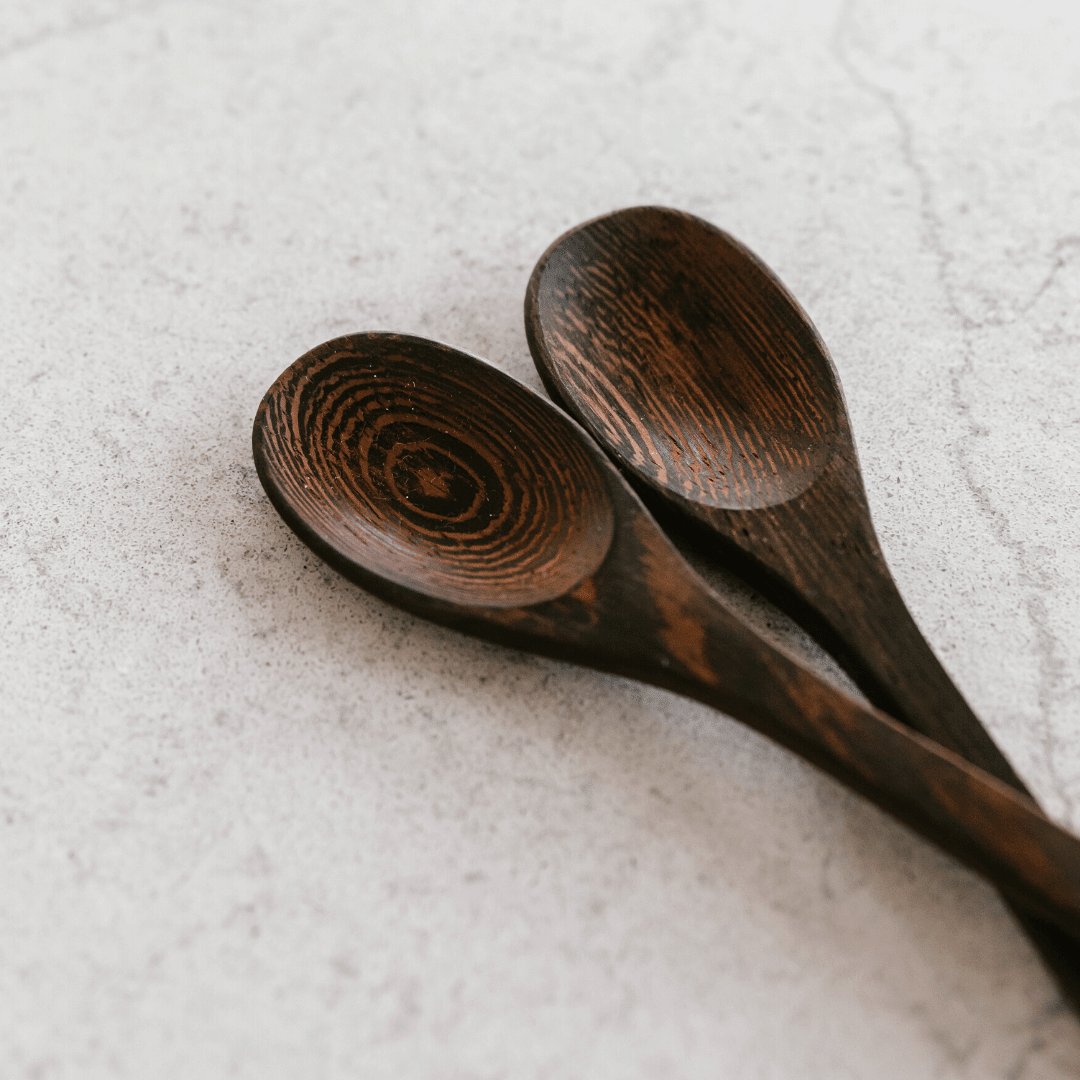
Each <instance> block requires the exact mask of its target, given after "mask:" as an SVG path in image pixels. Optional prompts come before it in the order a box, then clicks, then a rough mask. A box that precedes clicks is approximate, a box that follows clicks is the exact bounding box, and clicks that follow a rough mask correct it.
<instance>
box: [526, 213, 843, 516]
mask: <svg viewBox="0 0 1080 1080" xmlns="http://www.w3.org/2000/svg"><path fill="white" fill-rule="evenodd" d="M526 304H527V316H526V323H527V325H528V326H529V327H530V329H531V332H533V333H535V334H536V335H537V336H538V337H539V339H540V340H539V341H537V342H534V343H533V344H534V353H536V354H537V355H542V356H543V357H544V358H545V361H546V362H547V363H548V364H549V365H550V368H551V371H550V372H548V373H547V374H546V377H545V384H546V385H547V386H548V389H549V390H551V391H552V393H553V394H556V395H557V396H558V397H559V398H561V399H563V400H567V399H568V404H569V405H570V406H571V411H572V412H575V413H576V414H577V415H578V416H585V417H588V419H589V421H590V422H589V423H588V424H587V426H590V427H595V428H597V429H599V430H597V431H596V433H597V435H598V437H600V439H601V442H602V443H603V444H604V445H605V446H606V447H607V448H608V449H609V450H610V451H611V452H613V453H614V454H615V455H616V457H617V458H620V459H621V460H622V462H623V463H624V464H625V465H626V466H627V467H629V468H631V469H633V470H634V471H635V472H636V473H637V474H638V475H639V476H644V477H646V478H647V479H648V480H650V481H651V482H652V483H654V484H656V485H658V486H660V487H663V488H665V489H667V490H669V491H671V492H673V493H675V494H677V495H681V496H682V497H684V498H686V499H689V500H690V501H692V502H695V503H698V504H701V505H706V506H715V507H719V508H723V509H729V510H749V509H754V508H758V507H765V506H771V505H775V504H777V503H782V502H786V501H788V500H790V499H792V498H794V497H795V496H796V495H798V494H799V493H800V492H801V491H803V490H805V489H806V488H807V487H809V486H810V485H811V484H812V483H813V482H814V480H815V479H816V478H817V477H818V476H819V475H820V474H821V472H822V471H823V470H824V468H825V466H826V465H827V464H828V461H829V457H830V455H831V453H832V450H833V446H834V436H835V434H836V432H837V428H838V425H839V423H840V416H839V410H840V407H841V406H840V397H839V391H838V390H837V389H836V383H835V379H834V377H833V373H832V365H831V362H830V361H829V359H828V355H827V353H826V351H825V347H824V345H823V344H822V342H821V340H820V339H819V338H818V337H817V335H816V333H815V332H814V331H813V329H812V327H811V326H810V323H809V320H808V319H805V317H801V318H800V319H793V318H792V312H793V310H794V311H799V309H798V305H797V304H796V302H795V300H794V299H793V298H792V297H791V296H790V294H789V293H788V292H787V290H786V289H785V288H784V286H783V285H782V284H781V283H780V282H779V281H778V280H777V279H776V278H775V277H774V276H773V274H772V273H771V272H770V271H769V269H768V268H767V267H766V266H765V265H764V264H763V263H761V262H760V261H759V260H758V259H757V258H756V257H755V256H754V255H753V254H752V253H751V252H749V251H748V250H747V249H746V248H745V247H743V246H742V245H741V244H740V243H739V242H738V241H737V240H735V239H734V238H732V237H730V236H728V235H727V233H724V232H722V231H721V230H720V229H717V228H716V227H715V226H713V225H710V224H709V223H708V222H706V221H702V220H701V219H700V218H696V217H693V216H692V215H690V214H684V213H680V212H678V211H675V210H668V209H664V208H661V207H639V208H637V209H635V210H632V211H621V212H618V213H615V214H610V215H607V216H606V217H602V218H597V219H596V220H595V221H592V222H588V223H586V224H585V225H583V226H579V227H578V228H577V229H575V230H574V231H573V232H572V233H570V234H568V235H567V236H565V237H563V238H561V239H560V240H557V241H556V242H555V243H554V244H553V245H552V246H551V248H549V250H548V252H547V253H546V254H545V255H544V257H543V258H542V259H541V260H540V263H539V264H538V265H537V268H536V270H535V272H534V275H533V281H532V283H531V285H530V291H529V299H528V300H527V301H526ZM799 314H800V316H801V311H800V312H799ZM800 326H801V331H800V330H799V329H796V331H795V332H794V333H793V332H792V328H793V327H800ZM541 374H545V373H544V371H543V369H542V370H541ZM823 386H825V387H829V388H831V391H832V392H828V393H824V394H823V393H822V392H821V388H822V387H823Z"/></svg>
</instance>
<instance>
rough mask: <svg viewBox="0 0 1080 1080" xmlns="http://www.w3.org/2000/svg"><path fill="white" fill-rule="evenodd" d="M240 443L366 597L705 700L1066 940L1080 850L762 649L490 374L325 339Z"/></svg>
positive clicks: (369, 339) (604, 478)
mask: <svg viewBox="0 0 1080 1080" xmlns="http://www.w3.org/2000/svg"><path fill="white" fill-rule="evenodd" d="M252 446H253V452H254V457H255V464H256V467H257V469H258V472H259V477H260V479H261V480H262V483H263V486H264V487H265V489H266V492H267V494H268V495H269V496H270V499H271V501H272V502H273V504H274V506H275V507H277V509H278V511H279V512H280V513H281V515H282V517H283V518H284V519H285V521H286V522H287V523H288V524H289V525H290V527H291V528H292V529H293V530H294V531H295V532H296V533H297V535H299V536H300V538H301V539H302V540H304V542H305V543H307V544H308V545H309V546H310V547H311V548H312V549H313V550H314V551H315V552H316V553H317V554H319V555H320V556H321V557H322V558H323V559H325V560H326V561H327V562H328V563H330V564H331V565H332V566H334V567H335V568H336V569H338V570H339V571H340V572H341V573H342V574H344V575H345V576H346V577H348V578H350V579H352V580H353V581H355V582H357V583H358V584H360V585H362V586H363V587H364V588H366V589H369V590H370V591H372V592H374V593H376V594H377V595H379V596H381V597H383V598H384V599H386V600H389V601H390V602H391V603H394V604H398V605H400V606H401V607H404V608H407V609H408V610H410V611H413V612H415V613H416V614H418V615H421V616H424V617H425V618H429V619H433V620H435V621H436V622H440V623H444V624H446V625H448V626H452V627H456V628H458V629H460V630H464V631H466V632H468V633H472V634H476V635H478V636H480V637H484V638H489V639H491V640H494V641H496V642H499V643H501V644H507V645H516V646H518V647H520V648H523V649H527V650H529V651H532V652H537V653H543V654H547V655H550V656H555V657H560V658H563V659H567V660H571V661H573V662H575V663H579V664H585V665H588V666H591V667H594V668H599V669H601V670H604V671H611V672H615V673H618V674H621V675H628V676H630V677H632V678H635V679H641V680H644V681H646V682H649V683H653V684H655V685H657V686H662V687H667V688H669V689H671V690H675V691H677V692H679V693H682V694H685V695H687V696H689V697H692V698H696V699H698V700H700V701H703V702H706V703H708V704H710V705H713V706H715V707H716V708H718V709H722V710H723V711H724V712H726V713H728V714H729V715H731V716H734V717H737V718H738V719H740V720H743V721H745V722H746V723H748V724H750V725H752V726H753V727H755V728H757V729H758V730H759V731H762V732H764V733H765V734H767V735H769V736H771V737H772V738H774V739H776V740H777V741H778V742H780V743H782V744H784V745H785V746H787V747H789V748H791V749H792V750H794V751H795V752H796V753H799V754H801V755H802V756H803V757H805V758H807V759H808V760H810V761H812V762H814V763H816V764H817V765H819V766H821V767H822V768H823V769H825V770H827V771H828V772H830V773H832V774H833V775H834V776H836V777H837V778H839V779H840V780H842V781H843V782H844V783H846V784H848V785H849V786H850V787H852V788H854V789H855V790H857V791H860V792H862V793H863V794H864V795H866V796H867V797H868V798H870V799H872V800H873V801H874V802H876V803H877V804H878V805H879V806H881V807H883V808H884V809H886V810H888V811H889V812H890V813H892V814H893V815H895V816H896V817H898V818H899V819H900V820H902V821H904V822H906V823H907V824H909V825H910V826H911V827H912V828H914V829H916V830H917V831H919V832H921V833H922V834H924V835H925V836H927V837H928V838H929V839H931V840H933V841H935V842H936V843H938V844H939V845H940V846H941V847H942V848H944V849H945V850H946V851H949V852H951V853H952V854H953V855H955V856H956V857H957V858H959V859H961V860H963V861H964V862H966V863H967V864H968V865H970V866H972V867H973V868H974V869H976V870H978V871H981V872H982V873H983V874H985V875H986V876H988V877H989V878H991V879H992V880H993V881H994V882H996V883H997V884H998V885H999V887H1001V888H1003V889H1005V890H1006V891H1008V892H1009V893H1010V894H1011V895H1013V896H1015V897H1016V898H1017V899H1018V901H1021V902H1023V903H1024V904H1027V905H1029V906H1031V907H1032V908H1033V909H1035V910H1037V911H1038V912H1040V914H1042V916H1043V917H1044V918H1046V919H1048V920H1051V921H1053V922H1054V923H1055V924H1056V925H1058V926H1060V927H1061V928H1062V929H1064V930H1067V931H1068V932H1070V933H1072V934H1078V935H1080V841H1078V840H1077V839H1076V838H1075V837H1073V836H1071V835H1070V834H1069V833H1067V832H1065V831H1064V830H1063V829H1061V828H1059V827H1058V826H1057V825H1055V824H1054V823H1053V822H1051V821H1050V820H1049V819H1047V818H1046V817H1045V816H1044V815H1043V814H1042V813H1041V812H1040V811H1039V809H1038V807H1037V806H1035V804H1034V803H1033V802H1032V801H1031V800H1030V799H1029V798H1027V797H1026V796H1024V795H1021V794H1018V793H1017V792H1015V791H1013V790H1012V789H1011V788H1010V787H1008V786H1007V785H1006V784H1003V783H1001V782H1000V781H998V780H996V779H994V778H993V777H991V776H990V775H989V774H987V773H985V772H983V771H982V770H980V769H978V768H976V767H975V766H972V765H971V764H969V763H968V762H966V761H964V760H963V758H961V757H960V756H959V755H957V754H954V753H953V752H951V751H949V750H946V749H943V748H942V747H940V746H938V745H937V744H935V743H934V742H932V741H931V740H929V739H927V738H925V737H923V736H921V735H918V734H916V733H914V732H912V731H910V730H909V729H907V728H905V727H904V726H903V725H901V724H899V723H897V722H896V721H895V720H892V719H891V718H889V717H887V716H885V715H884V714H882V713H879V712H877V711H876V710H874V709H872V708H867V707H865V706H863V705H860V704H859V703H858V702H856V701H854V700H853V699H851V698H850V697H848V696H846V695H845V694H843V693H840V692H839V691H837V690H835V689H834V688H832V687H831V686H829V685H827V684H826V683H824V682H822V681H821V680H820V679H819V678H818V677H817V676H816V675H814V674H813V673H812V672H810V671H808V670H807V669H806V668H803V667H801V666H800V665H799V664H797V663H796V662H795V661H793V660H792V659H790V658H789V657H788V656H786V655H785V654H783V653H781V652H779V651H777V650H776V649H774V648H772V647H771V646H769V645H768V644H766V643H765V642H764V641H763V640H762V639H761V638H759V637H758V636H757V635H756V634H755V633H754V632H753V631H752V630H751V629H750V628H749V627H747V626H746V625H745V624H743V623H742V622H741V621H740V620H739V619H738V618H737V617H736V616H735V615H733V614H732V613H731V612H730V611H729V610H728V609H727V608H726V607H725V606H724V604H723V603H722V602H721V601H720V599H719V598H718V597H717V596H716V595H715V594H714V593H712V592H711V591H710V590H709V589H708V587H707V586H706V585H705V584H704V582H702V581H701V579H700V578H699V577H698V576H697V575H696V574H695V573H694V572H693V570H691V569H690V567H689V566H688V565H687V563H686V562H685V561H684V559H683V558H682V556H681V555H680V554H679V553H678V552H677V551H676V549H675V548H674V547H673V546H672V545H671V543H670V542H669V541H668V540H667V538H666V537H665V535H664V534H663V532H662V531H661V530H660V528H659V527H658V526H657V524H656V523H655V522H654V521H653V520H652V518H651V517H650V516H649V514H648V511H647V510H646V509H645V508H644V506H643V505H642V503H641V501H640V500H639V499H638V497H637V496H636V495H635V494H634V492H633V491H632V489H631V488H630V487H629V486H628V485H627V483H626V482H625V481H624V480H623V479H622V477H621V476H620V475H619V473H618V471H617V470H616V469H615V468H614V467H613V466H612V464H611V463H610V462H609V461H608V460H607V458H606V457H605V456H604V454H603V452H602V451H601V450H600V449H599V448H598V447H597V446H596V445H595V444H594V443H593V442H592V441H591V440H590V439H589V438H588V436H587V435H586V434H585V432H583V431H582V430H581V428H579V427H578V426H577V425H576V424H575V423H574V422H573V421H572V420H571V419H569V417H567V416H566V415H565V414H563V413H561V412H559V410H557V409H556V408H555V407H554V406H552V405H551V404H549V403H548V402H546V401H545V400H544V399H542V398H541V397H540V396H539V395H537V394H534V393H533V392H532V391H530V390H528V389H527V388H526V387H524V386H522V385H521V384H520V383H517V382H515V381H514V380H513V379H511V378H509V377H508V376H506V375H504V374H502V373H501V372H499V371H498V370H497V369H495V368H493V367H490V366H489V365H487V364H485V363H484V362H483V361H481V360H478V359H476V358H475V357H472V356H469V355H467V354H465V353H462V352H458V351H457V350H455V349H451V348H449V347H448V346H446V345H439V344H436V343H434V342H430V341H425V340H423V339H421V338H414V337H405V336H398V335H392V334H358V335H354V336H350V337H344V338H338V339H337V340H335V341H330V342H328V343H326V344H325V345H321V346H319V347H318V348H317V349H314V350H313V351H312V352H309V353H307V354H306V355H305V356H303V357H301V358H300V359H299V360H298V361H296V363H295V364H293V365H292V366H291V367H290V368H289V369H288V370H287V371H285V373H284V374H283V375H282V376H281V378H279V379H278V381H277V382H276V383H275V384H274V385H273V386H272V387H271V388H270V390H269V391H268V393H267V394H266V397H265V398H264V399H263V401H262V404H261V405H260V406H259V411H258V414H257V416H256V418H255V425H254V431H253V434H252Z"/></svg>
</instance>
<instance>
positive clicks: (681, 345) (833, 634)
mask: <svg viewBox="0 0 1080 1080" xmlns="http://www.w3.org/2000/svg"><path fill="white" fill-rule="evenodd" d="M525 326H526V333H527V336H528V340H529V346H530V348H531V350H532V354H533V359H534V360H535V362H536V366H537V368H538V369H539V372H540V375H541V377H542V379H543V381H544V385H545V386H546V387H547V389H548V391H549V392H550V393H551V395H552V397H553V398H554V399H555V400H556V401H558V402H559V403H560V404H562V405H563V406H564V407H565V408H566V409H567V410H568V411H569V412H570V413H571V414H572V415H573V416H574V417H575V418H576V419H577V420H578V421H580V422H581V423H582V424H583V425H584V427H585V428H586V429H587V430H588V431H589V432H590V433H591V434H592V435H593V436H594V437H595V438H596V439H597V440H598V441H599V442H600V444H601V445H602V446H603V447H605V448H606V450H607V451H608V452H609V453H610V455H611V456H612V457H613V459H614V460H615V461H616V463H617V464H618V465H619V466H620V468H621V469H622V470H623V471H624V472H625V473H626V474H627V475H628V476H629V477H630V478H631V479H632V480H633V481H634V483H635V485H636V486H637V488H638V490H639V491H640V492H641V493H642V494H643V495H644V496H645V499H646V502H647V503H648V504H649V505H650V506H651V507H652V508H653V509H654V510H655V511H656V512H657V513H659V514H660V515H661V520H663V521H664V524H665V525H667V526H674V527H676V528H678V527H679V522H680V521H681V522H684V523H685V522H692V523H693V525H694V526H696V537H695V538H696V539H698V540H699V541H700V539H701V538H702V537H703V536H704V537H706V539H708V538H711V539H712V540H713V541H719V542H720V551H721V553H722V555H723V561H724V562H726V563H727V564H728V565H729V566H730V567H731V568H732V569H734V570H736V572H738V573H740V574H741V576H742V577H744V578H745V579H747V580H748V581H750V582H751V583H752V584H753V585H755V586H756V587H757V588H758V589H759V590H760V591H761V592H762V593H763V594H764V595H766V596H768V597H769V598H770V599H772V600H773V601H774V602H775V603H776V604H777V606H779V607H781V608H782V609H783V610H785V611H787V612H788V613H789V614H790V615H791V616H792V617H793V618H794V619H795V620H796V621H797V622H798V623H799V624H800V625H802V626H803V627H804V629H806V630H807V632H808V633H810V635H811V636H812V637H814V638H816V639H817V640H818V641H819V642H820V643H821V644H822V645H823V646H824V647H825V648H826V649H827V650H828V651H829V652H831V653H832V654H833V656H834V657H835V658H836V659H837V661H838V662H839V663H840V664H841V666H842V667H843V668H844V669H845V670H846V671H847V672H848V673H849V674H850V675H851V676H852V678H853V679H854V680H855V682H856V683H857V685H858V686H859V687H860V689H861V690H862V691H863V692H864V693H865V694H866V696H867V698H868V699H869V700H870V701H871V702H873V704H874V705H876V706H877V707H878V708H880V709H882V710H883V711H885V712H887V713H889V714H890V715H892V716H894V717H895V718H897V719H899V720H901V721H903V722H904V723H905V724H907V725H909V726H910V727H911V728H913V729H915V730H916V731H918V732H921V733H922V734H924V735H926V736H928V737H930V738H931V739H933V740H935V741H936V742H937V743H939V744H941V745H942V746H945V747H948V748H949V749H950V750H953V751H955V752H956V753H958V754H961V755H962V756H963V757H965V758H966V759H967V760H968V761H971V762H973V763H974V764H976V765H978V766H979V767H980V768H982V769H985V770H986V771H987V772H989V773H991V774H992V775H993V776H995V777H997V778H998V779H999V780H1002V781H1004V782H1005V783H1007V784H1009V785H1010V786H1012V787H1014V788H1015V789H1017V790H1018V791H1021V792H1024V793H1025V794H1027V790H1026V788H1025V787H1024V784H1023V782H1022V781H1021V780H1020V778H1019V777H1018V776H1017V774H1016V773H1015V772H1014V771H1013V769H1012V766H1011V765H1010V764H1009V763H1008V761H1007V760H1006V759H1005V757H1004V756H1003V754H1002V753H1001V751H1000V750H999V749H998V748H997V746H996V745H995V744H994V742H993V740H992V739H991V738H990V736H989V735H988V734H987V732H986V730H985V729H984V728H983V726H982V724H980V722H979V720H978V719H977V718H976V716H975V715H974V713H972V711H971V709H970V708H969V707H968V705H967V703H966V702H965V701H964V699H963V697H962V696H961V695H960V692H959V691H958V690H957V689H956V687H955V686H954V685H953V683H952V682H951V680H950V679H949V677H948V675H947V674H946V673H945V671H944V669H943V668H942V666H941V664H940V663H939V662H938V660H937V658H936V657H935V656H934V654H933V652H932V650H931V649H930V646H929V645H928V644H927V643H926V641H925V639H924V638H923V636H922V634H921V633H920V632H919V630H918V628H917V626H916V625H915V622H914V620H913V619H912V617H911V615H910V613H909V612H908V610H907V607H906V606H905V604H904V602H903V599H902V598H901V596H900V593H899V591H898V590H897V587H896V585H895V583H894V582H893V579H892V575H891V574H890V573H889V569H888V567H887V565H886V563H885V559H884V557H883V555H882V552H881V548H880V546H879V544H878V541H877V538H876V536H875V534H874V528H873V525H872V524H871V520H870V510H869V506H868V504H867V501H866V495H865V492H864V489H863V482H862V477H861V473H860V470H859V464H858V459H857V457H856V453H855V445H854V441H853V438H852V434H851V426H850V423H849V420H848V415H847V410H846V408H845V405H844V399H843V394H842V391H841V389H840V383H839V379H838V377H837V374H836V370H835V368H834V367H833V364H832V361H831V359H830V357H829V355H828V352H827V350H826V348H825V345H824V343H823V342H822V341H821V339H820V337H819V336H818V334H817V331H816V330H815V329H814V327H813V325H812V324H811V322H810V320H809V318H808V317H807V315H806V314H805V313H804V312H803V311H802V309H801V308H800V307H799V305H798V303H797V302H796V301H795V299H794V298H793V297H792V296H791V294H790V293H788V291H787V290H786V289H785V288H784V286H783V285H782V284H781V282H780V281H779V279H778V278H777V277H776V276H775V275H774V274H773V273H772V272H771V271H770V270H769V269H768V267H766V266H765V265H764V263H762V262H761V261H760V260H759V259H758V258H757V257H756V256H754V255H753V253H752V252H750V251H749V250H748V249H747V248H745V247H744V246H743V245H742V244H740V243H739V242H738V241H737V240H735V239H733V238H732V237H730V236H728V235H727V234H726V233H724V232H722V231H721V230H719V229H717V228H716V227H714V226H713V225H710V224H709V223H708V222H705V221H702V220H701V219H700V218H696V217H694V216H692V215H690V214H685V213H681V212H679V211H675V210H669V209H665V208H662V207H636V208H633V209H628V210H621V211H617V212H615V213H613V214H609V215H606V216H604V217H600V218H597V219H595V220H593V221H589V222H586V223H585V224H583V225H581V226H578V227H577V228H575V229H571V230H570V231H569V232H567V233H566V234H565V235H563V236H562V237H560V238H559V239H558V240H556V241H555V243H554V244H552V246H551V247H550V248H549V249H548V250H547V252H545V254H544V255H543V256H542V257H541V259H540V261H539V262H538V263H537V266H536V268H535V270H534V271H533V274H532V277H531V279H530V282H529V287H528V291H527V294H526V299H525ZM713 547H714V549H715V548H716V544H715V543H714V544H713ZM1015 913H1016V914H1017V917H1018V918H1019V920H1020V922H1021V923H1022V924H1023V926H1024V928H1025V930H1026V932H1027V933H1028V935H1029V937H1030V938H1031V939H1032V941H1033V943H1034V944H1035V945H1036V947H1037V948H1038V949H1039V951H1040V953H1041V954H1042V955H1043V957H1044V959H1045V960H1046V962H1047V964H1048V965H1049V966H1050V967H1051V968H1052V970H1053V971H1054V974H1055V975H1056V977H1057V980H1058V983H1059V985H1060V986H1061V989H1062V990H1063V992H1064V993H1065V994H1066V995H1067V996H1068V997H1069V999H1070V1000H1071V1001H1072V1003H1073V1005H1074V1007H1076V1008H1080V944H1078V943H1077V942H1074V941H1071V940H1068V939H1066V938H1064V937H1062V935H1060V934H1058V933H1056V932H1055V931H1054V930H1053V928H1051V927H1049V926H1047V925H1046V924H1045V923H1044V922H1043V921H1042V920H1040V919H1038V918H1036V917H1034V916H1032V915H1031V914H1029V913H1026V912H1015Z"/></svg>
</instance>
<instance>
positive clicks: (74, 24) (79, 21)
mask: <svg viewBox="0 0 1080 1080" xmlns="http://www.w3.org/2000/svg"><path fill="white" fill-rule="evenodd" d="M159 6H160V4H159V3H157V2H153V0H152V2H149V3H141V4H134V5H132V6H130V7H121V8H120V9H119V10H117V11H111V12H108V13H106V14H100V15H93V14H91V15H76V16H75V17H74V18H73V19H72V20H71V21H70V22H68V23H66V24H64V25H63V26H54V25H52V24H48V25H46V26H43V27H40V28H39V29H37V30H34V31H32V32H31V33H29V34H26V35H25V36H24V37H21V38H20V37H17V38H14V39H13V40H11V41H8V42H6V43H5V44H3V45H0V63H3V62H4V61H5V60H8V59H10V58H11V57H12V56H17V55H18V54H19V53H24V52H29V51H30V50H32V49H36V48H37V47H38V46H39V45H44V44H45V43H46V42H49V41H55V40H59V39H62V38H66V37H74V36H76V35H78V34H85V33H89V32H91V31H93V30H100V29H101V28H102V27H104V26H109V25H110V24H111V23H114V22H119V21H120V20H121V19H125V18H127V17H128V16H129V15H137V14H139V13H141V12H145V11H153V10H154V9H155V8H157V7H159Z"/></svg>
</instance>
